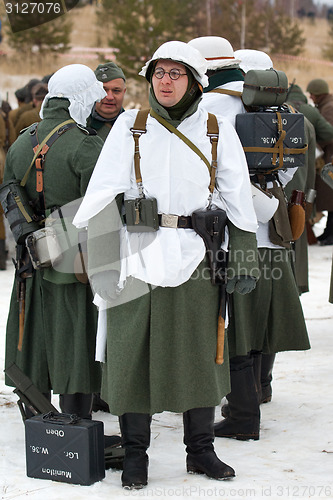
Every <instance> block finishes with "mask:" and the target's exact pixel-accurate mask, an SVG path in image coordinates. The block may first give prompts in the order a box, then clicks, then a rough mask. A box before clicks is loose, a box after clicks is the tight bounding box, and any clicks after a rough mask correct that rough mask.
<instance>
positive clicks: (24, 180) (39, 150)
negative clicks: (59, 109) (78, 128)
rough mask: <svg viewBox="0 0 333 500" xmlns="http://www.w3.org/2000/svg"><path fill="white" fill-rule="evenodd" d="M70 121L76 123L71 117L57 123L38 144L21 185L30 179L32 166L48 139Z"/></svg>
mask: <svg viewBox="0 0 333 500" xmlns="http://www.w3.org/2000/svg"><path fill="white" fill-rule="evenodd" d="M68 123H74V124H75V122H74V120H72V119H70V120H66V121H64V122H62V123H60V125H57V126H56V127H54V129H53V130H51V132H50V133H49V134H48V135H47V136H46V137H45V139H44V140H43V141H42V142H41V143H40V144H39V146H38V148H37V150H36V151H35V154H34V157H33V159H32V160H31V163H30V165H29V168H28V170H27V171H26V173H25V175H24V177H23V179H22V181H21V183H20V184H21V186H25V184H26V182H27V180H28V176H29V173H30V170H31V168H32V166H33V164H34V163H35V160H36V158H37V157H38V155H39V154H40V152H41V151H42V149H43V146H44V144H46V143H47V141H48V140H49V139H50V137H52V135H53V134H54V133H55V132H58V130H60V129H61V127H63V126H64V125H67V124H68ZM75 125H76V124H75ZM72 126H74V125H72Z"/></svg>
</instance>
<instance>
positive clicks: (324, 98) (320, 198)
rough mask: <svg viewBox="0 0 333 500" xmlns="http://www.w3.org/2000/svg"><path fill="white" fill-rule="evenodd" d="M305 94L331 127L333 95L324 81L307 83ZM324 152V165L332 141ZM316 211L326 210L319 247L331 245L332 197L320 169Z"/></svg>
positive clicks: (331, 153) (329, 159)
mask: <svg viewBox="0 0 333 500" xmlns="http://www.w3.org/2000/svg"><path fill="white" fill-rule="evenodd" d="M306 90H307V92H309V93H310V96H311V99H312V100H313V102H314V104H315V105H316V107H317V108H318V110H319V112H320V113H321V115H322V116H323V117H324V118H325V119H326V120H327V121H328V122H329V123H331V124H332V125H333V95H332V94H330V93H329V87H328V84H327V82H326V81H325V80H322V79H321V78H315V79H314V80H311V81H310V82H309V83H308V86H307V89H306ZM321 147H322V150H323V152H324V156H323V160H324V164H325V163H330V162H332V156H333V141H330V142H329V143H327V144H324V145H322V146H321ZM316 191H317V198H316V210H317V211H318V212H321V211H323V210H327V212H328V214H327V222H326V227H325V229H324V232H323V233H322V234H321V235H319V236H317V240H319V243H320V245H333V196H332V190H331V189H330V188H329V186H327V184H325V182H324V181H323V180H322V179H321V177H320V168H319V170H318V172H317V175H316Z"/></svg>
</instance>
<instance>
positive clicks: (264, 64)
mask: <svg viewBox="0 0 333 500" xmlns="http://www.w3.org/2000/svg"><path fill="white" fill-rule="evenodd" d="M235 56H236V57H237V58H238V59H240V63H239V67H240V69H241V70H243V71H244V73H247V72H248V71H250V69H270V68H273V61H272V59H271V58H270V57H269V55H268V54H266V52H263V51H262V50H254V49H240V50H236V52H235Z"/></svg>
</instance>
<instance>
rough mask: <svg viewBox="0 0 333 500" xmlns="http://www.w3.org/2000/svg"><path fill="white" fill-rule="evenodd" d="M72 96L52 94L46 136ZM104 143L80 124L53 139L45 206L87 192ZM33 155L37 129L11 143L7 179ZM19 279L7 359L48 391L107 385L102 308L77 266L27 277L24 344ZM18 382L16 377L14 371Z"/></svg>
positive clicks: (41, 130)
mask: <svg viewBox="0 0 333 500" xmlns="http://www.w3.org/2000/svg"><path fill="white" fill-rule="evenodd" d="M68 106H69V101H68V100H67V99H58V98H57V99H50V100H49V101H48V103H47V107H46V108H45V109H44V118H43V120H42V121H41V122H40V124H39V126H38V130H37V134H38V140H39V143H40V142H42V140H43V139H44V137H45V136H46V135H47V134H48V133H49V132H50V131H51V130H52V129H53V128H54V127H56V126H57V125H60V124H61V123H62V122H64V121H66V120H68V119H69V118H70V116H69V112H68ZM102 146H103V142H102V141H101V139H100V138H99V137H97V136H95V135H89V134H88V133H87V132H86V131H84V130H82V129H81V128H79V127H77V126H76V127H74V128H72V129H70V130H68V131H67V132H65V133H64V134H63V135H62V136H60V137H59V138H58V139H57V140H56V141H55V143H54V144H53V145H52V146H51V148H50V150H49V151H48V153H47V155H46V160H45V164H44V175H43V179H44V194H45V207H46V209H51V208H52V207H54V206H63V205H65V204H67V203H69V202H71V201H73V200H76V199H79V198H81V197H82V196H83V195H84V193H85V191H86V188H87V185H88V182H89V179H90V176H91V173H92V171H93V169H94V166H95V163H96V161H97V158H98V156H99V153H100V150H101V148H102ZM32 158H33V150H32V145H31V139H30V134H29V129H28V130H26V131H25V132H23V133H22V134H21V135H20V136H19V137H18V139H17V140H16V141H15V143H14V144H13V145H12V147H11V148H10V150H9V152H8V155H7V160H6V168H5V181H6V180H9V179H13V178H14V179H22V178H23V176H24V174H25V172H26V170H27V169H28V167H29V164H30V162H31V160H32ZM35 172H36V171H35V167H33V168H32V170H31V172H30V174H29V177H28V180H27V183H26V192H27V194H28V197H29V199H30V200H32V201H37V203H38V196H37V193H36V173H35ZM16 285H17V283H16V279H15V281H14V286H13V293H12V298H11V303H10V311H9V315H8V322H7V332H6V361H5V363H6V366H8V365H9V364H11V363H12V362H15V363H17V365H18V366H19V367H20V368H21V369H22V370H23V371H24V372H25V373H26V375H28V376H29V377H30V378H31V379H32V381H33V383H34V384H35V385H36V386H37V387H38V388H39V389H40V390H41V391H42V392H47V391H49V390H50V389H52V390H53V391H54V392H55V393H60V394H70V393H75V392H82V393H91V392H95V391H99V389H100V379H101V374H100V364H99V363H98V362H96V361H95V337H96V324H97V311H96V308H95V306H94V305H93V303H92V293H91V290H90V287H89V284H88V285H84V284H82V283H80V282H79V281H78V280H77V279H76V277H75V275H74V274H72V273H66V274H63V273H60V272H58V271H56V270H54V269H51V268H48V269H45V270H44V271H43V270H38V271H34V272H33V276H32V277H31V278H27V280H26V298H25V309H26V311H25V324H24V337H23V346H22V351H19V350H18V349H17V345H18V323H19V311H18V303H17V300H16ZM6 383H7V384H8V385H12V383H11V380H10V379H8V378H7V379H6Z"/></svg>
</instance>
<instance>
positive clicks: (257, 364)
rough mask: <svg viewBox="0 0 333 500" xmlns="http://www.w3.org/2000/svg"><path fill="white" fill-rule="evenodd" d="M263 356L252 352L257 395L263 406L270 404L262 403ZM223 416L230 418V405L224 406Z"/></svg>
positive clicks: (222, 409) (257, 352)
mask: <svg viewBox="0 0 333 500" xmlns="http://www.w3.org/2000/svg"><path fill="white" fill-rule="evenodd" d="M262 356H263V355H262V353H261V352H259V351H252V352H251V354H250V357H251V358H252V359H253V375H254V379H255V383H256V389H257V395H258V400H259V404H261V403H267V402H268V401H262V389H261V383H262V382H261V377H262V369H261V363H262ZM274 356H275V355H274ZM271 380H272V379H271ZM269 401H270V400H269ZM221 414H222V417H224V418H228V417H230V407H229V404H228V403H226V404H224V405H222V408H221Z"/></svg>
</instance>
